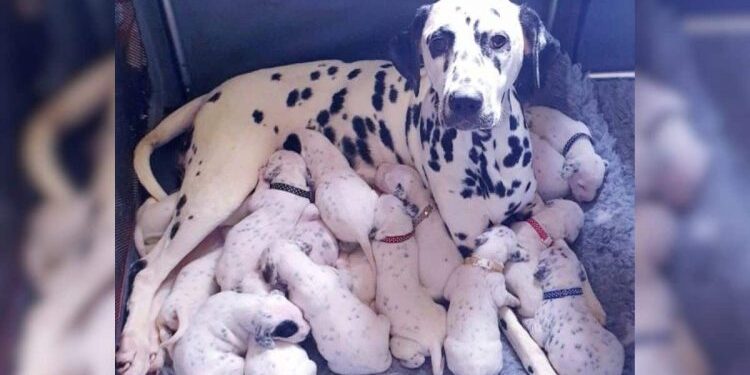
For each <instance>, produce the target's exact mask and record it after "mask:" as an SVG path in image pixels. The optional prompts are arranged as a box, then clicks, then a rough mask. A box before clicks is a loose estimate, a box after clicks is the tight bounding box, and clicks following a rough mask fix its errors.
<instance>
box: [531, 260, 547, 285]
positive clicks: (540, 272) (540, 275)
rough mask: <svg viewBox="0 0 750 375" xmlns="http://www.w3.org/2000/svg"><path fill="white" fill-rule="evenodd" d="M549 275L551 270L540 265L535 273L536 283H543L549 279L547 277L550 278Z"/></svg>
mask: <svg viewBox="0 0 750 375" xmlns="http://www.w3.org/2000/svg"><path fill="white" fill-rule="evenodd" d="M549 273H550V271H549V268H547V266H546V265H543V264H539V266H538V267H537V269H536V272H534V279H535V280H536V281H539V282H542V281H544V279H546V278H547V276H549Z"/></svg>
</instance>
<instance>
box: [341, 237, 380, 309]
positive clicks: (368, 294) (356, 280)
mask: <svg viewBox="0 0 750 375" xmlns="http://www.w3.org/2000/svg"><path fill="white" fill-rule="evenodd" d="M336 268H337V269H338V270H339V277H341V278H342V280H343V281H344V283H345V284H346V285H347V286H348V287H349V290H351V291H352V293H354V295H355V296H357V298H358V299H359V300H360V301H362V303H364V304H365V305H367V306H373V304H374V303H375V273H374V272H372V267H370V263H369V262H368V261H367V257H366V256H365V253H364V252H363V251H362V250H361V249H358V250H355V251H353V252H352V253H350V254H346V253H341V255H339V259H338V260H337V261H336Z"/></svg>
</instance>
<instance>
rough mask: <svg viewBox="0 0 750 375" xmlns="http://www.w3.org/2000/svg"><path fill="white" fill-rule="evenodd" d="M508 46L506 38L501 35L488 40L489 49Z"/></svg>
mask: <svg viewBox="0 0 750 375" xmlns="http://www.w3.org/2000/svg"><path fill="white" fill-rule="evenodd" d="M506 44H508V37H507V36H505V35H502V34H495V35H493V36H492V38H490V47H492V48H494V49H500V48H503V47H505V45H506Z"/></svg>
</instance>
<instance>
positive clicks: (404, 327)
mask: <svg viewBox="0 0 750 375" xmlns="http://www.w3.org/2000/svg"><path fill="white" fill-rule="evenodd" d="M413 237H414V226H413V224H412V222H411V217H409V215H408V214H407V213H406V209H405V208H404V205H403V203H401V201H400V200H399V199H398V198H396V197H394V196H393V195H388V194H384V195H381V196H380V198H378V204H377V206H376V208H375V227H374V228H373V242H372V251H373V255H374V256H375V262H376V264H377V273H376V278H377V290H376V294H375V306H376V308H377V310H378V311H379V312H381V313H383V314H384V315H386V316H387V317H388V318H389V319H390V321H391V353H393V356H394V357H396V358H398V359H399V360H400V361H401V363H402V364H403V365H404V366H405V367H408V368H416V367H419V366H421V365H422V363H424V361H425V357H427V356H428V355H429V356H430V357H431V361H432V373H433V374H442V373H443V356H442V346H443V340H444V339H445V309H444V308H443V307H442V306H440V305H438V304H437V303H435V302H434V301H433V300H432V297H430V295H429V293H428V292H427V290H426V289H425V288H424V287H422V285H420V284H419V275H418V270H419V260H418V256H419V247H418V246H417V241H416V240H415V239H414V238H413Z"/></svg>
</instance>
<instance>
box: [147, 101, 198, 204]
mask: <svg viewBox="0 0 750 375" xmlns="http://www.w3.org/2000/svg"><path fill="white" fill-rule="evenodd" d="M206 96H207V95H203V96H200V97H198V98H195V99H193V100H192V101H190V102H189V103H187V104H185V105H184V106H182V107H181V108H180V109H178V110H176V111H174V112H172V113H171V114H170V115H169V116H167V118H165V119H164V120H163V121H162V122H161V123H159V125H157V126H156V127H155V128H154V129H153V130H151V131H150V132H149V133H148V134H146V136H145V137H143V139H141V141H140V142H138V145H137V146H136V148H135V152H134V155H133V167H134V168H135V174H136V175H137V176H138V179H139V180H140V181H141V184H142V185H143V187H144V188H145V189H146V191H148V193H149V194H151V196H152V197H154V198H155V199H156V200H158V201H161V200H162V199H164V198H166V197H167V193H166V192H165V191H164V189H163V188H162V187H161V185H159V181H157V180H156V177H155V176H154V172H153V171H152V170H151V153H152V152H153V151H154V149H156V148H157V147H159V146H161V145H163V144H165V143H167V142H169V141H171V140H172V139H174V138H175V137H177V136H178V135H180V134H182V133H183V132H184V131H185V130H186V129H188V128H189V127H190V126H191V125H192V124H193V120H194V119H195V116H196V115H197V114H198V111H199V110H200V109H201V107H202V106H203V104H204V103H205V102H206Z"/></svg>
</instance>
